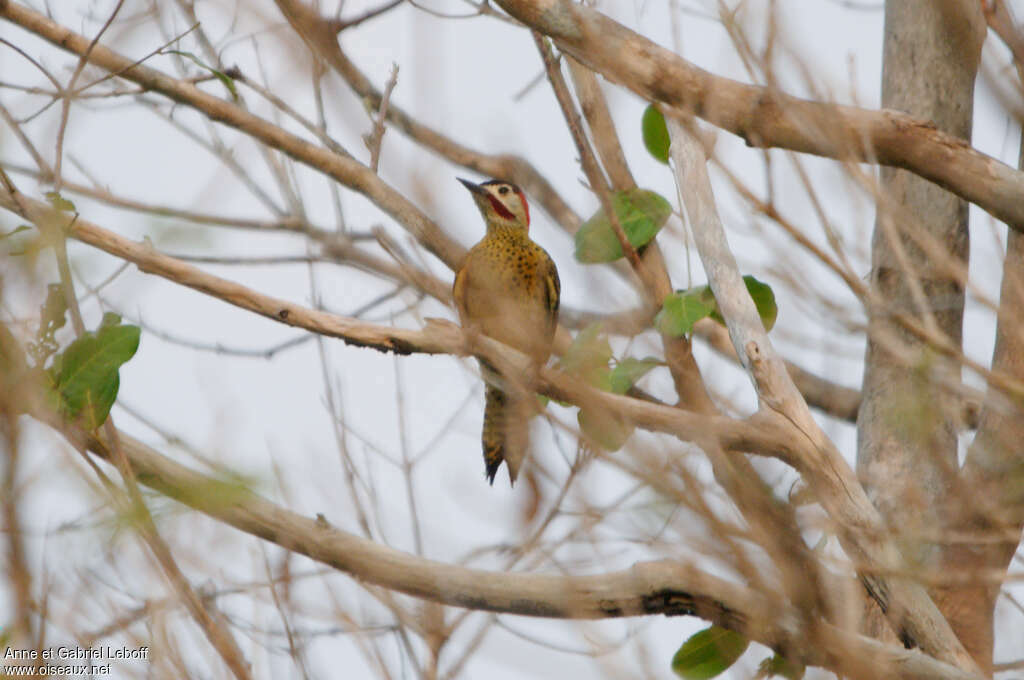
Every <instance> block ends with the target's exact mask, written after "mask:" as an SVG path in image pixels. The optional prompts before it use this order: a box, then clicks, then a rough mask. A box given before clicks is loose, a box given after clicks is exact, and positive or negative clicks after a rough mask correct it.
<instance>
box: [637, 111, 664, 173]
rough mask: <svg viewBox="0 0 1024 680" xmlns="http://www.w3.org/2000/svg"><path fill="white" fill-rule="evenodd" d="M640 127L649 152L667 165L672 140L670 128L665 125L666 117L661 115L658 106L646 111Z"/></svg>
mask: <svg viewBox="0 0 1024 680" xmlns="http://www.w3.org/2000/svg"><path fill="white" fill-rule="evenodd" d="M640 127H641V132H642V134H643V137H644V146H646V147H647V151H648V152H650V154H651V155H652V156H654V157H655V158H657V159H658V160H659V161H661V162H662V163H666V164H667V163H668V146H669V143H670V142H671V140H670V139H669V136H668V126H667V125H665V116H663V115H661V111H659V110H658V107H657V106H655V105H654V104H650V105H649V106H648V107H647V108H646V109H644V116H643V118H641V119H640Z"/></svg>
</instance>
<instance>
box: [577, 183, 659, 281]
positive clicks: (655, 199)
mask: <svg viewBox="0 0 1024 680" xmlns="http://www.w3.org/2000/svg"><path fill="white" fill-rule="evenodd" d="M612 209H613V210H614V211H615V214H616V215H617V216H618V218H619V223H620V224H621V225H622V230H623V231H624V232H625V234H626V240H627V241H629V243H630V244H631V245H632V246H633V247H634V248H642V247H643V246H645V245H647V244H648V243H650V242H651V241H652V240H653V239H654V237H655V236H656V235H657V233H658V230H659V229H661V227H662V225H664V224H665V222H666V221H667V220H668V217H669V215H671V214H672V206H671V204H669V202H668V201H666V200H665V199H664V198H663V197H662V196H661V195H660V194H658V193H656V192H654V191H649V190H647V189H627V190H625V191H617V192H616V193H615V195H614V196H613V197H612ZM620 257H622V244H621V243H619V239H618V237H617V236H616V235H615V230H614V229H612V223H611V221H610V220H609V219H608V215H607V214H605V212H604V209H603V208H602V209H599V210H598V211H597V212H596V213H595V214H594V216H593V217H591V218H590V219H589V220H587V221H586V222H584V223H583V226H581V227H580V229H579V231H577V232H576V259H577V260H578V261H580V262H584V263H587V264H593V263H597V262H613V261H615V260H617V259H619V258H620Z"/></svg>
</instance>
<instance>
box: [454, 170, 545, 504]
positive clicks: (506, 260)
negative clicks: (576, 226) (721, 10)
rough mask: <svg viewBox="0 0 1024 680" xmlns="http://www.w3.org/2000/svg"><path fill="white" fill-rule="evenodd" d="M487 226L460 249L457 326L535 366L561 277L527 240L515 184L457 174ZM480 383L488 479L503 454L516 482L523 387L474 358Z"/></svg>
mask: <svg viewBox="0 0 1024 680" xmlns="http://www.w3.org/2000/svg"><path fill="white" fill-rule="evenodd" d="M459 181H460V182H462V184H463V186H465V187H466V188H467V189H469V191H470V193H471V194H472V195H473V201H474V202H475V203H476V206H477V208H479V209H480V214H481V215H483V218H484V222H485V223H486V225H487V233H486V234H484V237H483V238H482V239H480V242H479V243H477V244H476V245H475V246H473V248H471V249H470V251H469V252H468V253H466V257H465V259H464V260H463V261H462V264H461V266H460V267H459V270H458V272H457V273H456V275H455V285H454V287H453V289H452V295H453V297H454V298H455V307H456V308H457V309H458V312H459V320H460V321H461V322H462V325H463V327H465V328H467V329H473V330H476V331H478V332H481V333H483V334H484V335H487V336H490V337H492V338H494V339H495V340H498V341H500V342H503V343H505V344H506V345H510V346H511V347H514V348H516V349H518V350H519V351H520V352H522V353H524V354H526V355H527V356H529V357H530V358H531V359H532V360H533V361H535V362H536V364H537V365H538V366H540V365H543V364H544V362H546V361H547V359H548V357H549V356H550V355H551V344H552V342H553V340H554V336H555V328H556V327H557V326H558V298H559V295H560V292H561V284H560V283H559V280H558V270H557V269H556V268H555V263H554V262H553V261H552V260H551V257H550V256H549V255H548V254H547V252H546V251H545V250H544V249H543V248H541V247H540V246H539V245H537V244H536V243H534V242H533V241H531V240H530V207H529V205H528V204H527V202H526V196H525V195H524V194H523V192H522V190H521V189H520V188H519V187H517V186H516V185H515V184H512V183H510V182H505V181H502V180H498V179H492V180H489V181H487V182H484V183H482V184H474V183H473V182H470V181H468V180H464V179H461V178H459ZM480 369H481V373H483V376H484V380H485V382H486V395H485V404H484V426H483V433H482V434H481V443H482V445H483V452H484V465H485V466H486V475H487V479H488V481H489V482H490V483H491V484H492V485H493V484H494V475H495V474H497V472H498V467H499V466H500V465H501V462H502V461H505V464H506V465H507V467H508V476H509V480H510V481H511V482H512V484H515V481H516V475H517V474H518V473H519V467H520V465H521V464H522V462H523V458H524V457H525V455H526V449H527V447H528V442H529V440H528V434H527V432H528V430H527V427H528V422H529V418H530V416H531V415H532V414H533V412H534V408H535V406H534V405H533V404H531V403H530V402H531V400H532V399H533V396H532V395H530V394H526V395H523V394H522V390H511V389H504V390H503V389H501V384H502V379H501V376H500V375H499V374H498V373H497V371H495V370H494V368H492V367H491V366H489V365H488V364H486V363H485V362H481V364H480Z"/></svg>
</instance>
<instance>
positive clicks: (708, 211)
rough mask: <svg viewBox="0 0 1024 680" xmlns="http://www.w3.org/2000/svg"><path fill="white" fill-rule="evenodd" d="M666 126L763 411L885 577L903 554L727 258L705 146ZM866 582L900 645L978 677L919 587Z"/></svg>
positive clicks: (699, 239)
mask: <svg viewBox="0 0 1024 680" xmlns="http://www.w3.org/2000/svg"><path fill="white" fill-rule="evenodd" d="M668 124H669V133H670V135H671V138H672V146H671V156H672V161H673V163H674V164H675V171H676V173H677V179H676V184H677V186H678V187H679V190H680V193H681V196H682V199H683V200H682V202H683V204H684V205H685V207H686V211H687V215H688V216H689V218H690V224H691V226H692V228H693V236H694V241H695V243H696V245H697V250H698V252H699V254H700V258H701V262H702V263H703V264H704V270H705V272H707V275H708V281H709V283H710V285H711V289H712V290H713V291H714V294H715V299H716V300H717V301H718V305H719V309H720V310H721V312H722V316H723V317H724V318H725V320H726V323H727V325H728V328H729V335H730V337H731V338H732V342H733V346H734V347H735V348H736V351H737V354H738V355H739V357H740V360H741V362H742V364H743V365H744V367H745V368H746V369H747V371H748V373H749V374H750V376H751V378H752V380H753V382H754V385H755V387H756V389H757V394H758V398H759V401H760V402H761V403H762V405H763V407H762V411H764V410H765V409H768V410H770V411H773V412H775V413H777V414H778V415H780V416H781V417H782V418H783V419H784V420H785V421H786V422H787V423H788V424H789V425H790V427H791V428H792V431H793V440H794V448H795V449H796V450H797V458H798V459H799V460H798V461H797V463H796V467H797V469H798V470H799V471H800V473H801V474H803V475H804V476H805V478H806V479H807V481H808V483H809V484H810V485H811V486H812V488H813V489H814V490H815V493H816V496H817V498H818V500H819V501H820V502H821V504H822V506H823V507H824V508H825V509H826V510H827V511H828V513H829V514H830V515H831V516H832V517H833V518H834V519H835V520H837V522H838V523H839V539H840V541H841V543H842V545H843V549H844V550H845V551H846V552H847V553H848V554H849V555H850V556H851V557H852V558H853V560H854V561H855V562H856V563H858V564H861V565H872V566H874V567H875V568H878V567H881V568H882V569H883V570H888V569H891V568H894V567H896V566H898V565H899V564H901V563H902V560H901V557H900V555H899V551H898V550H897V548H896V547H895V544H894V543H893V541H892V539H891V538H889V535H888V532H887V531H886V527H885V525H884V523H883V522H882V519H881V517H880V516H879V514H878V511H877V510H876V509H875V508H874V506H873V505H872V504H871V501H870V500H869V499H868V497H867V495H866V494H865V493H864V489H863V487H861V485H860V483H859V482H858V480H857V477H856V475H854V473H853V471H852V470H851V469H850V467H849V465H847V464H846V461H845V460H844V459H843V457H842V454H840V452H839V451H838V450H837V449H836V448H835V445H834V444H833V443H832V442H831V441H830V440H829V439H828V437H827V436H826V435H825V433H824V432H823V431H822V430H821V428H820V427H818V424H817V423H816V422H815V421H814V419H813V417H812V416H811V413H810V410H809V409H808V408H807V404H806V402H805V401H804V400H803V397H802V396H801V395H800V392H799V391H798V390H797V389H796V386H795V385H794V384H793V382H792V380H791V379H790V377H789V374H788V373H787V372H786V369H785V365H784V364H783V362H782V359H781V358H780V357H779V356H778V355H777V354H776V353H775V350H774V349H773V347H772V344H771V340H770V339H769V338H768V334H767V332H766V331H765V330H764V326H763V325H762V323H761V319H760V318H759V317H758V314H757V310H756V308H755V307H754V303H753V300H751V299H750V295H749V294H748V293H747V290H746V287H745V285H744V283H743V279H742V278H741V276H740V273H739V269H738V268H737V266H736V261H735V258H734V257H733V255H732V253H731V251H730V250H729V245H728V243H727V241H726V237H725V230H724V229H723V227H722V224H721V221H720V219H719V217H718V211H717V208H716V206H715V200H714V195H713V193H712V190H711V182H710V179H709V178H708V174H707V167H706V164H707V158H706V155H705V152H704V149H703V147H702V146H701V143H700V141H699V140H698V139H697V137H696V136H695V135H694V134H693V133H691V132H690V131H688V130H687V129H686V128H685V127H684V126H683V125H682V124H681V123H680V122H679V121H678V120H676V119H675V118H670V119H669V121H668ZM861 579H862V581H863V582H864V584H865V586H866V587H867V588H868V591H869V592H870V593H871V595H872V597H874V598H875V599H876V601H878V603H879V605H880V606H881V608H882V610H883V611H885V612H886V614H887V616H888V617H889V620H890V621H891V622H892V624H893V627H894V628H895V630H896V631H897V632H898V633H899V635H900V637H901V638H902V639H904V640H905V641H907V642H910V643H912V644H915V645H919V646H920V647H921V648H922V649H924V650H925V651H926V652H927V653H929V654H931V655H933V656H935V657H936V658H938V659H941V660H943V661H945V662H947V663H952V664H955V665H957V666H958V667H960V668H963V669H965V670H968V671H970V672H977V666H976V664H975V663H974V661H973V659H972V658H971V657H970V655H969V654H967V652H966V651H965V650H964V648H963V645H961V644H960V641H959V640H958V639H957V637H956V635H954V634H953V631H952V629H951V628H950V627H949V623H948V622H947V621H946V620H945V619H944V618H943V617H942V615H941V614H940V613H939V611H938V609H936V607H935V604H934V603H933V602H932V601H931V599H930V598H929V597H928V594H927V592H926V591H925V589H924V588H923V587H922V586H921V585H920V584H919V583H917V582H913V581H909V580H904V579H900V578H886V577H883V576H880V575H878V574H877V573H875V574H869V573H866V572H864V571H861Z"/></svg>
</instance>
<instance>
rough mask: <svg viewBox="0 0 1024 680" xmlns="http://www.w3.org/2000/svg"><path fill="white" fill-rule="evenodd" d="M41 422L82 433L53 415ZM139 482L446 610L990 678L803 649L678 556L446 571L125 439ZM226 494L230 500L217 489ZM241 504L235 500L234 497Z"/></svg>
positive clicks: (777, 620) (840, 641) (872, 655)
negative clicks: (649, 631) (630, 627)
mask: <svg viewBox="0 0 1024 680" xmlns="http://www.w3.org/2000/svg"><path fill="white" fill-rule="evenodd" d="M33 415H34V416H35V417H37V418H39V419H41V420H43V421H44V422H47V423H48V424H50V425H51V426H53V427H54V428H56V429H58V430H59V431H64V432H65V433H66V434H71V436H73V437H79V436H84V435H85V433H82V432H72V433H68V431H67V429H66V426H65V425H64V424H62V423H60V422H58V421H56V420H55V419H54V417H53V415H52V414H50V413H47V412H45V411H42V410H40V411H37V412H35V413H34V414H33ZM117 437H119V438H120V440H121V441H120V446H121V447H122V448H123V450H124V453H125V455H126V457H127V459H128V460H129V462H130V464H131V466H132V468H133V470H134V472H135V474H136V476H137V477H138V479H139V481H140V482H142V483H143V484H146V485H147V486H149V487H151V488H153V489H156V490H157V491H159V492H161V493H163V494H165V495H167V496H169V497H171V498H174V499H176V500H178V501H179V502H181V503H184V504H185V505H188V506H189V507H192V508H194V509H196V510H198V511H200V512H202V513H204V514H206V515H208V516H210V517H212V518H214V519H217V520H219V521H221V522H224V523H225V524H228V525H230V526H232V527H235V528H236V529H239V530H241V531H244V532H246V533H249V534H251V535H253V536H256V537H258V538H261V539H263V540H266V541H270V542H273V543H276V544H277V545H279V546H281V547H282V548H284V549H286V550H289V551H293V552H296V553H299V554H302V555H306V556H307V557H309V558H310V559H313V560H316V561H318V562H321V563H323V564H326V565H328V566H331V567H334V568H335V569H338V570H339V571H342V572H344V573H346V574H349V575H350V576H352V577H353V578H355V579H357V580H358V581H360V582H362V583H364V584H372V585H377V586H381V587H384V588H387V589H389V590H394V591H398V592H403V593H406V594H408V595H412V596H414V597H419V598H423V599H427V600H431V601H434V602H440V603H443V604H447V605H452V606H457V607H466V608H469V609H474V610H484V611H494V612H506V613H511V614H519V615H525V616H538V617H546V618H572V619H605V618H618V617H624V616H649V615H651V614H663V615H666V616H699V617H701V618H703V619H706V620H708V621H712V622H714V623H717V624H718V625H721V626H724V627H727V628H730V629H732V630H736V631H737V632H739V633H741V634H743V635H745V636H746V637H749V638H751V639H754V640H757V641H759V642H761V643H763V644H765V645H767V646H769V647H771V648H773V649H775V650H777V651H780V652H782V653H785V654H786V656H787V657H788V658H789V659H790V660H791V661H794V662H797V663H803V664H806V665H816V666H823V667H826V668H831V669H833V670H835V671H836V672H839V673H841V674H843V675H847V676H849V677H855V678H864V679H865V680H866V679H868V678H877V677H880V676H881V675H884V676H886V677H894V678H903V679H906V680H924V679H926V678H929V679H935V680H979V676H974V675H971V674H969V673H965V672H963V671H961V670H959V669H957V668H955V667H953V666H951V665H948V664H945V663H942V662H939V661H936V660H935V659H932V658H929V657H928V656H925V655H924V654H921V653H920V652H915V651H908V650H904V649H901V648H899V647H895V646H892V645H885V644H883V643H880V642H878V641H877V640H872V639H871V638H868V637H865V636H862V635H858V634H855V633H850V632H847V631H844V630H842V629H840V628H838V627H836V626H832V625H830V624H827V623H821V622H819V624H818V625H819V627H820V630H818V631H816V633H815V634H816V635H817V636H818V639H821V640H822V642H823V644H822V645H821V646H807V645H805V644H803V642H804V640H805V631H803V630H801V629H800V628H799V626H798V625H796V624H795V623H794V622H795V621H798V620H799V618H798V617H797V614H796V612H794V611H793V610H792V608H790V607H787V606H785V605H782V606H780V605H779V603H777V602H774V601H773V600H772V599H771V598H769V597H767V596H765V595H764V594H762V593H758V592H756V591H753V590H750V589H748V588H745V587H743V586H740V585H736V584H734V583H730V582H728V581H725V580H722V579H719V578H716V577H714V576H712V575H710V574H708V573H706V572H704V571H701V570H699V569H696V568H695V567H692V566H688V565H685V564H680V563H679V562H678V561H675V560H665V561H658V562H638V563H636V564H634V565H633V566H632V567H630V568H629V569H625V570H622V571H616V572H610V573H603V574H593V575H586V576H565V575H561V574H531V573H501V574H500V578H499V577H497V576H499V575H498V574H496V573H495V572H489V571H483V570H478V569H470V568H466V567H461V566H457V565H451V564H444V563H440V562H435V561H433V560H429V559H424V558H421V557H417V556H414V555H410V554H408V553H404V552H401V551H398V550H395V549H393V548H389V547H387V546H384V545H380V544H378V543H375V542H373V541H371V540H368V539H365V538H361V537H359V536H356V535H354V534H350V533H348V532H345V531H342V530H340V529H337V528H334V527H332V526H331V525H330V524H329V523H328V522H327V521H326V520H325V519H324V518H323V516H322V515H321V516H319V517H318V518H317V519H315V520H314V519H309V518H307V517H304V516H302V515H299V514H296V513H294V512H291V511H289V510H287V509H285V508H283V507H281V506H278V505H275V504H274V503H271V502H270V501H268V500H266V499H264V498H262V497H260V496H258V495H256V494H255V493H252V492H250V491H247V490H245V489H239V487H238V485H237V483H235V482H228V483H226V484H225V483H224V482H221V481H220V480H218V479H214V478H211V477H207V476H205V475H203V474H200V473H198V472H195V471H193V470H190V469H188V468H186V467H185V466H183V465H180V464H178V463H176V462H174V461H173V460H171V459H170V458H167V457H165V456H163V455H161V454H160V453H158V452H157V451H154V450H153V449H151V448H149V447H148V446H146V445H145V444H143V443H142V442H140V441H138V440H136V439H134V438H133V437H131V436H129V435H127V434H125V433H123V432H118V433H117ZM85 441H86V443H87V445H88V447H89V449H90V450H92V451H93V452H95V453H97V454H98V455H100V456H102V457H104V458H106V459H108V460H109V459H110V456H111V451H110V449H109V447H108V442H107V441H106V439H105V438H103V437H100V436H86V437H85ZM222 486H224V487H225V489H224V493H223V494H221V493H218V492H217V490H218V489H219V488H221V487H222ZM225 498H228V499H230V501H229V502H227V501H225V500H224V499H225Z"/></svg>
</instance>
